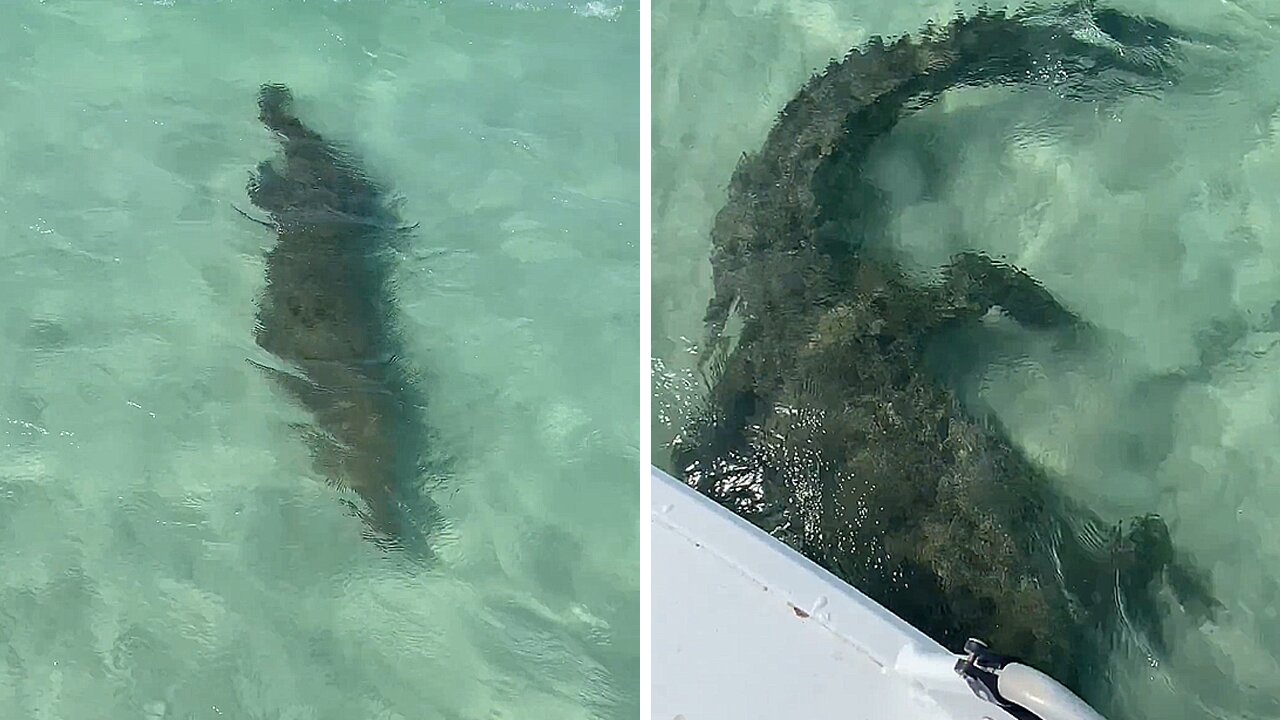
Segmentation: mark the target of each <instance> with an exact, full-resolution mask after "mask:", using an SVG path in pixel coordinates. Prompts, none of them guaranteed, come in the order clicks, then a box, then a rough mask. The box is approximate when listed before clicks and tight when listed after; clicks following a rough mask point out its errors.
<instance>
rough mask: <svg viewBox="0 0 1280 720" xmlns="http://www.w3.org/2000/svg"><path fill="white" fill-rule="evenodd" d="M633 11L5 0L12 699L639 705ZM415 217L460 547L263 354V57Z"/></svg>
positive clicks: (152, 708)
mask: <svg viewBox="0 0 1280 720" xmlns="http://www.w3.org/2000/svg"><path fill="white" fill-rule="evenodd" d="M638 38H639V15H638V10H637V8H635V7H634V6H631V5H625V6H618V5H616V4H614V3H610V2H594V3H582V4H575V3H572V2H565V3H545V4H537V3H533V4H530V3H514V2H512V3H505V4H484V3H480V2H458V3H448V4H441V3H428V2H407V1H406V2H358V3H337V2H306V3H304V2H294V3H265V2H262V3H259V2H182V1H181V0H173V1H170V2H155V3H149V2H148V3H140V2H139V3H134V2H112V3H108V2H50V3H35V2H30V3H16V2H15V3H9V4H6V7H5V11H4V22H3V23H0V67H3V68H4V73H3V78H2V79H0V258H2V259H3V264H4V273H3V279H0V717H5V718H33V719H37V718H50V719H52V718H59V719H63V720H75V719H77V718H86V719H87V718H104V717H109V718H173V719H181V720H187V719H197V718H200V719H203V718H299V719H300V718H343V719H347V718H385V719H388V720H389V719H391V718H458V719H464V718H467V719H469V718H487V719H496V718H517V717H518V718H625V717H635V716H636V715H637V714H638V668H639V651H638V640H639V638H638V636H639V619H638V612H639V601H638V585H639V583H638V564H639V563H638V544H639V540H638V528H637V522H636V518H637V516H638V512H637V511H638V494H637V485H636V466H637V463H638V458H639V448H638V446H637V441H636V438H637V436H638V434H639V428H638V425H637V415H638V413H637V403H638V397H639V386H638V379H637V374H636V372H635V356H636V354H637V347H638V340H637V338H638V326H637V319H636V308H637V307H638V301H639V289H638V260H639V249H638V243H637V238H638V233H639V228H638V219H639V202H638V195H639V188H638V180H637V178H638V172H639V170H638V157H639V141H638V136H639V107H638V77H637V72H636V70H637V67H638V62H639V49H638ZM268 81H271V82H284V83H287V84H289V85H290V86H291V87H292V88H293V90H294V93H295V95H296V96H297V98H298V110H299V112H300V114H301V115H302V116H303V117H304V118H306V119H307V120H308V121H310V122H311V123H312V124H313V125H315V126H316V127H318V128H319V129H321V130H322V131H323V132H325V133H327V134H328V135H329V136H330V137H333V138H335V139H337V140H340V141H345V142H347V143H349V144H350V145H351V146H352V147H353V148H354V149H355V150H356V152H357V153H358V154H359V155H360V156H361V158H362V159H363V161H364V162H365V164H366V166H367V167H368V168H369V169H370V170H371V172H372V173H373V174H374V175H375V176H377V177H378V178H379V179H382V180H384V181H386V182H387V184H389V185H390V187H391V188H392V189H393V191H394V192H396V193H397V194H399V195H401V196H402V197H403V201H402V205H401V213H402V215H403V217H404V218H405V219H406V221H407V222H420V223H421V226H420V227H419V228H418V229H417V230H416V231H415V232H414V235H413V242H412V244H411V246H410V247H409V248H407V249H406V250H405V251H404V253H403V256H402V257H400V258H399V261H398V262H397V266H396V267H397V269H396V274H395V284H396V297H397V301H398V307H399V309H400V314H401V317H400V318H399V319H400V322H401V325H402V327H403V328H404V336H405V338H406V344H407V346H408V347H407V348H406V352H405V356H406V360H407V362H409V363H411V364H412V365H413V367H415V368H416V369H417V370H418V371H419V372H420V374H421V375H422V380H421V391H422V393H423V394H424V395H425V396H426V398H427V400H428V411H427V417H426V421H427V423H428V424H429V425H430V426H431V427H432V429H433V431H434V433H435V435H436V444H437V447H435V448H433V451H434V452H435V453H436V454H437V455H439V456H441V457H445V456H447V459H448V463H447V464H444V463H442V464H441V465H440V466H439V468H438V470H439V472H440V473H441V474H442V475H443V478H442V480H441V481H440V482H439V483H438V485H437V487H436V489H435V500H436V502H437V503H438V504H439V505H440V507H441V510H442V514H443V515H444V517H445V519H446V521H447V525H446V527H444V528H442V529H441V530H440V532H439V533H438V534H437V535H436V536H435V538H434V543H435V550H436V552H437V555H438V560H437V562H435V563H433V564H430V565H424V564H421V563H417V562H415V561H412V560H410V559H407V558H404V557H401V556H397V555H395V554H390V555H388V554H384V553H382V552H381V551H379V550H378V549H377V548H375V547H374V546H373V545H372V544H370V543H367V542H364V541H362V540H361V537H360V525H359V522H358V521H357V520H356V519H355V518H353V517H351V516H350V515H349V514H347V512H346V511H345V510H344V509H343V506H342V504H341V503H340V502H339V500H340V497H339V494H338V492H337V491H336V490H334V489H332V488H330V487H328V486H327V485H325V483H324V482H323V478H322V477H321V476H320V475H319V474H318V473H317V471H316V469H315V468H314V467H313V463H312V458H311V456H310V451H309V448H308V446H307V444H306V442H305V440H304V438H303V437H301V436H300V434H299V432H298V431H297V430H295V429H294V428H293V427H291V425H292V424H296V423H305V422H307V420H308V418H307V416H306V413H305V411H303V410H302V409H300V408H299V406H297V405H296V404H294V403H292V402H291V401H290V400H289V399H288V397H287V396H285V395H284V394H283V393H281V392H280V391H279V389H278V388H276V387H275V386H273V385H272V384H271V383H270V382H268V378H266V377H264V376H263V375H262V373H260V372H259V371H257V370H256V369H255V368H253V367H252V366H251V365H250V364H249V363H247V362H246V358H256V357H260V352H261V351H260V350H259V349H258V348H257V347H256V345H255V344H254V340H253V327H254V313H255V305H254V302H255V299H256V297H257V295H258V293H259V292H260V291H261V289H262V284H263V281H264V278H263V271H264V263H263V254H264V251H265V250H266V249H267V248H269V247H270V244H271V242H272V237H271V235H270V233H269V232H267V231H265V230H264V229H263V228H261V227H259V226H256V225H254V224H253V223H250V222H248V221H246V220H245V219H244V218H242V217H240V216H239V215H238V214H236V212H235V211H234V210H233V209H232V208H231V204H232V203H235V204H238V205H241V206H242V207H244V206H247V199H246V197H245V183H246V180H247V179H248V174H249V172H250V170H252V168H253V167H254V166H255V165H256V164H257V163H258V162H259V161H260V160H262V159H264V158H266V157H269V156H271V154H273V153H274V152H275V151H276V147H275V143H274V141H273V139H272V138H271V137H270V136H269V135H268V134H267V133H266V132H265V131H264V130H263V129H262V128H261V126H260V125H259V124H258V122H257V120H256V107H255V95H256V91H257V87H258V86H259V85H260V84H261V83H263V82H268Z"/></svg>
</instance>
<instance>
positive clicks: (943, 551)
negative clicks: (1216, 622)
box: [672, 9, 1215, 702]
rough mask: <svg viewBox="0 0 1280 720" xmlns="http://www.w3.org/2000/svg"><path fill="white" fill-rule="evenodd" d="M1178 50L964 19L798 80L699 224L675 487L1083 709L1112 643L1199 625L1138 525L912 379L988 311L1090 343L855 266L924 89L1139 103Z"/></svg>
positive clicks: (1017, 21)
mask: <svg viewBox="0 0 1280 720" xmlns="http://www.w3.org/2000/svg"><path fill="white" fill-rule="evenodd" d="M1066 19H1071V20H1074V21H1075V22H1077V23H1078V22H1080V21H1081V20H1084V21H1085V22H1087V23H1088V26H1089V29H1091V30H1092V31H1094V32H1093V33H1092V35H1088V34H1085V35H1082V34H1080V33H1073V32H1068V31H1067V30H1066V29H1065V27H1064V24H1065V20H1066ZM1179 42H1180V38H1179V37H1178V36H1176V35H1175V34H1174V32H1173V31H1172V29H1170V28H1168V27H1166V26H1163V25H1161V24H1159V23H1156V22H1151V21H1147V20H1141V19H1134V18H1129V17H1126V16H1123V15H1120V14H1118V13H1114V12H1109V11H1092V10H1088V9H1086V10H1083V11H1077V12H1074V13H1072V14H1070V17H1069V18H1067V17H1065V16H1058V17H1052V16H1050V17H1046V16H1044V15H1040V16H1031V15H1005V14H997V13H988V12H983V13H979V14H977V15H974V16H971V17H960V18H958V19H956V20H955V21H953V22H951V23H950V24H948V25H946V26H942V27H936V26H930V27H927V28H926V29H925V30H924V31H922V32H921V33H920V35H919V37H918V38H914V39H913V38H903V39H900V40H898V41H896V42H893V43H890V44H886V43H885V42H883V41H881V40H879V39H877V40H873V41H871V42H870V43H869V44H868V45H866V46H865V47H863V48H860V49H855V50H854V51H852V52H851V53H850V54H849V55H848V56H846V57H845V58H844V59H843V60H841V61H837V62H832V63H831V64H830V65H829V66H828V67H827V68H826V70H825V71H824V72H822V73H820V74H818V75H816V76H815V77H813V78H812V79H811V80H810V81H809V82H808V84H806V85H805V86H804V88H803V89H802V90H800V92H799V93H798V95H797V96H796V97H795V98H794V99H792V100H791V101H790V102H789V103H788V104H787V105H786V107H785V108H784V109H783V110H782V112H781V113H780V116H779V118H778V120H777V122H776V124H775V126H774V127H773V129H772V130H771V132H770V133H769V135H768V138H767V140H766V141H765V143H764V146H763V148H762V149H761V150H760V151H759V152H757V153H754V154H751V155H748V156H744V157H743V159H742V160H741V162H740V163H739V165H738V167H737V169H736V170H735V172H734V175H733V177H732V180H731V182H730V187H729V194H728V201H727V203H726V205H725V206H724V207H723V208H722V209H721V211H720V212H719V213H718V215H717V217H716V219H715V224H714V226H713V230H712V254H711V262H712V273H713V282H714V295H713V298H712V300H711V302H710V304H709V307H708V312H707V317H706V323H707V333H708V339H707V342H706V345H705V348H706V352H704V354H703V371H704V373H705V374H706V376H707V378H708V391H707V396H706V398H705V407H704V408H703V409H702V411H701V413H700V414H699V416H698V417H695V418H694V419H693V420H692V421H691V422H690V423H689V425H688V427H686V428H684V430H683V432H682V433H681V434H680V436H679V437H678V438H677V439H676V440H675V441H674V443H673V447H672V464H673V467H674V468H675V469H676V470H677V472H678V473H680V474H682V475H683V477H684V478H685V480H686V482H688V483H689V484H691V485H693V486H695V487H697V488H698V489H699V490H700V491H702V492H704V493H705V494H707V495H709V496H711V497H712V498H714V499H716V500H717V501H718V502H720V503H722V504H724V505H726V506H728V507H730V508H732V509H734V510H735V511H737V512H739V513H741V514H743V515H744V516H746V517H747V518H748V519H750V520H752V521H753V522H754V523H756V524H758V525H760V526H761V527H763V528H765V529H766V530H768V531H770V532H772V533H774V534H775V535H776V536H778V537H779V538H781V539H783V540H784V541H786V542H788V543H789V544H791V545H793V546H794V547H796V548H797V549H798V550H800V551H801V552H803V553H804V554H805V555H807V556H808V557H810V558H812V559H814V560H815V561H816V562H818V563H819V564H821V565H823V566H824V567H826V568H827V569H829V570H831V571H832V572H834V573H835V574H836V575H838V576H839V577H841V578H842V579H844V580H846V581H848V582H849V583H850V584H852V585H854V586H855V587H857V588H858V589H860V590H861V591H863V592H865V593H866V594H868V595H869V596H871V597H872V598H874V599H875V600H877V601H878V602H880V603H881V604H883V605H885V606H886V607H887V608H889V609H890V610H891V611H893V612H894V613H896V614H897V615H899V616H900V617H902V618H904V619H905V620H907V621H909V622H910V623H912V624H913V625H915V626H916V627H918V628H920V629H921V630H923V631H924V632H926V633H927V634H929V635H930V636H932V637H933V638H935V639H936V640H938V641H939V642H941V643H943V644H944V645H946V646H948V647H949V648H950V649H952V650H955V651H959V650H960V648H961V646H962V645H963V643H964V641H965V639H966V638H968V637H980V638H983V639H985V640H987V641H988V642H989V643H990V644H991V646H992V647H993V648H995V649H996V650H998V651H999V652H1002V653H1008V654H1011V655H1016V656H1019V657H1021V658H1022V659H1024V660H1025V661H1027V662H1030V663H1031V664H1033V665H1035V666H1037V667H1040V668H1041V669H1043V670H1045V671H1046V672H1049V673H1050V674H1052V675H1054V676H1055V677H1057V678H1059V679H1060V680H1062V681H1064V682H1065V683H1067V684H1068V685H1069V686H1071V687H1072V688H1074V689H1076V690H1077V691H1078V692H1082V693H1083V694H1084V695H1085V696H1086V697H1088V698H1089V699H1091V700H1093V701H1095V702H1101V699H1102V698H1103V697H1105V691H1104V688H1103V686H1104V685H1105V682H1106V681H1105V679H1103V678H1101V677H1100V676H1101V675H1102V674H1103V673H1101V672H1098V671H1097V669H1098V668H1102V667H1104V666H1105V665H1104V662H1105V654H1106V652H1107V651H1108V650H1109V647H1106V645H1107V643H1108V642H1109V640H1107V638H1110V637H1114V634H1115V632H1116V631H1117V630H1118V629H1120V628H1121V626H1127V627H1128V628H1131V629H1132V631H1133V632H1137V633H1139V634H1140V635H1141V637H1143V638H1145V639H1147V640H1148V641H1149V642H1150V644H1151V645H1152V646H1153V647H1155V648H1157V649H1158V648H1159V646H1160V635H1161V633H1160V626H1161V617H1162V615H1163V614H1164V613H1165V612H1166V611H1167V609H1168V608H1167V607H1166V605H1164V604H1163V603H1166V602H1167V600H1165V599H1163V598H1166V597H1167V596H1168V595H1169V593H1166V592H1165V591H1166V590H1170V591H1172V595H1173V596H1175V597H1176V598H1177V599H1178V601H1179V602H1182V603H1184V605H1185V607H1187V608H1188V609H1190V610H1192V611H1203V612H1208V611H1210V610H1211V609H1212V608H1213V607H1214V606H1215V601H1214V600H1213V599H1212V598H1211V597H1210V595H1209V593H1208V590H1207V586H1206V584H1205V582H1204V581H1203V580H1202V579H1201V578H1200V577H1199V574H1198V573H1197V572H1196V571H1195V570H1194V569H1193V568H1192V566H1191V565H1190V563H1189V562H1188V561H1187V560H1186V559H1185V558H1184V557H1183V556H1182V554H1181V553H1180V552H1179V551H1178V550H1176V549H1175V548H1174V546H1173V544H1172V542H1171V539H1170V535H1169V532H1168V529H1167V527H1166V526H1165V524H1164V522H1163V521H1162V520H1161V519H1160V518H1158V517H1156V516H1154V515H1148V516H1144V517H1139V518H1134V519H1132V520H1128V521H1125V522H1122V523H1119V524H1117V525H1108V524H1107V523H1105V522H1103V521H1102V520H1101V519H1100V518H1099V517H1097V516H1096V515H1095V514H1094V513H1092V512H1090V511H1089V510H1087V509H1086V508H1082V507H1079V506H1078V505H1077V504H1074V503H1072V502H1070V501H1069V500H1068V499H1067V498H1065V497H1064V496H1062V495H1061V494H1060V493H1059V492H1056V491H1055V487H1054V482H1053V480H1052V478H1051V477H1050V476H1049V475H1048V474H1047V473H1046V471H1045V470H1043V469H1042V468H1040V467H1038V466H1037V465H1035V464H1034V463H1033V462H1031V461H1030V460H1029V459H1028V458H1027V457H1025V456H1024V455H1023V454H1022V453H1021V452H1020V451H1019V450H1018V449H1017V448H1015V447H1014V445H1013V443H1012V442H1011V441H1010V439H1009V436H1008V434H1007V433H1006V432H1005V431H1004V430H1003V429H1002V428H1001V427H999V425H998V423H996V422H994V421H992V420H990V419H986V418H983V419H979V418H976V417H975V416H974V415H973V414H972V413H971V412H967V411H966V409H965V408H964V407H962V405H961V403H960V402H959V400H958V399H957V395H956V392H955V390H954V389H953V388H951V387H949V386H948V385H947V384H946V383H945V382H943V381H942V380H941V379H940V378H939V377H938V376H937V375H936V374H934V373H933V372H931V370H930V368H929V365H928V363H927V362H926V358H925V345H926V344H927V343H928V341H929V340H930V339H931V338H935V337H937V336H938V334H939V333H942V332H945V331H948V330H954V329H956V328H957V327H958V326H962V325H964V324H966V323H972V322H975V321H977V320H978V319H979V318H980V317H981V316H983V315H984V314H986V313H987V312H988V311H990V310H991V309H992V308H995V307H998V308H1000V309H1002V310H1003V311H1004V312H1005V313H1006V314H1008V315H1009V316H1011V317H1012V318H1013V319H1015V320H1016V321H1018V322H1019V323H1021V324H1023V325H1024V326H1028V327H1033V328H1039V329H1041V330H1042V331H1044V332H1050V333H1057V334H1058V339H1059V341H1060V342H1061V343H1063V345H1064V347H1071V346H1077V347H1078V346H1079V344H1081V343H1087V342H1089V341H1090V337H1091V329H1090V328H1089V326H1088V325H1087V324H1086V323H1084V322H1082V321H1081V320H1080V319H1078V318H1077V317H1076V316H1075V315H1074V314H1073V313H1071V312H1070V311H1069V310H1067V309H1066V308H1064V307H1062V306H1061V305H1060V304H1059V303H1058V302H1057V301H1056V300H1055V299H1054V297H1053V296H1052V295H1051V294H1050V293H1049V292H1048V291H1046V290H1045V289H1044V288H1043V287H1042V286H1040V285H1039V284H1038V283H1037V282H1036V281H1035V280H1034V279H1032V278H1031V277H1030V276H1028V275H1027V274H1026V273H1024V272H1023V271H1021V270H1019V269H1017V268H1014V267H1011V266H1009V265H1007V264H1003V263H1000V262H997V261H995V260H992V259H991V258H989V257H987V256H985V255H982V254H978V253H965V254H961V255H958V256H956V257H954V258H953V259H952V262H951V263H950V264H949V265H948V266H947V267H946V268H945V269H944V271H943V273H942V277H941V279H940V280H939V281H938V282H937V283H936V284H929V285H920V284H918V283H915V282H912V281H911V280H909V279H908V277H907V276H906V275H905V274H904V273H903V272H902V271H901V270H900V269H899V268H897V267H896V266H895V265H894V264H893V263H891V262H887V261H884V260H882V259H877V258H876V257H873V256H872V254H871V253H868V252H860V251H861V250H863V247H862V244H863V241H864V239H865V238H866V237H868V236H870V235H872V234H873V233H874V232H876V230H877V228H878V227H883V226H884V223H885V222H886V221H887V218H885V217H883V212H884V210H883V209H882V208H884V207H885V206H886V204H885V203H883V202H881V201H880V199H879V198H878V196H877V191H876V190H875V188H874V186H873V185H872V184H871V182H870V181H869V180H867V179H866V178H865V177H864V176H863V174H862V166H863V164H864V163H863V161H864V159H865V157H866V154H867V152H868V150H869V148H870V147H871V145H872V144H873V143H874V142H875V140H876V139H877V138H880V137H882V136H884V135H885V134H886V133H888V132H889V131H890V130H891V129H892V128H893V127H894V126H895V125H896V124H897V123H898V122H899V120H901V119H902V118H904V117H906V116H908V115H910V114H911V113H912V112H914V111H916V110H918V109H920V108H921V107H924V106H925V105H927V104H928V103H929V102H930V101H932V100H933V99H935V98H936V97H938V96H939V95H940V94H941V93H943V92H945V91H946V90H948V89H951V88H956V87H961V86H972V85H996V84H1006V85H1028V84H1052V85H1053V87H1054V88H1055V89H1056V90H1058V91H1059V92H1060V93H1062V94H1063V95H1065V96H1069V97H1075V98H1079V99H1084V100H1090V99H1096V98H1100V97H1105V96H1106V95H1107V94H1109V93H1114V92H1115V91H1116V90H1117V89H1119V90H1123V91H1125V92H1150V93H1158V92H1159V91H1160V90H1161V89H1162V88H1163V87H1165V86H1167V85H1168V84H1169V83H1171V82H1173V81H1174V80H1175V79H1176V78H1177V73H1176V70H1175V65H1174V58H1175V54H1176V51H1177V49H1178V47H1179V45H1178V43H1179ZM731 321H732V322H731ZM734 326H739V327H740V329H739V330H737V331H736V332H733V333H731V332H730V331H729V329H730V328H731V327H734ZM735 335H736V337H735Z"/></svg>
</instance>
